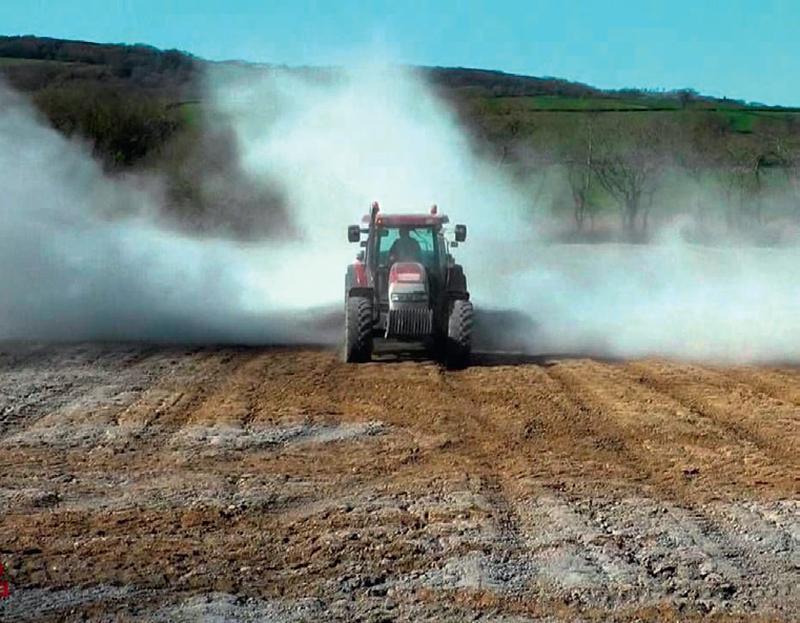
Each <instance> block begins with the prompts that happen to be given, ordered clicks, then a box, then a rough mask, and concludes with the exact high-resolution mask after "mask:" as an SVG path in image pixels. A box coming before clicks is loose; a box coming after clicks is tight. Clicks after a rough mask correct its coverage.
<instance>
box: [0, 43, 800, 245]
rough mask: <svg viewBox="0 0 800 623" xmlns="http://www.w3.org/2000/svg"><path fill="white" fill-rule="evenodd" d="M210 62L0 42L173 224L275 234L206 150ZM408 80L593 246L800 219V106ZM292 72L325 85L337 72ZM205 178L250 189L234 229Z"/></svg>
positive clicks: (431, 76)
mask: <svg viewBox="0 0 800 623" xmlns="http://www.w3.org/2000/svg"><path fill="white" fill-rule="evenodd" d="M236 65H238V66H241V67H253V68H254V69H258V70H269V68H270V66H268V65H259V66H252V65H247V64H243V63H236ZM208 66H209V63H208V62H206V61H204V60H202V59H198V58H196V57H193V56H191V55H188V54H185V53H182V52H180V51H176V50H167V51H163V50H158V49H156V48H153V47H150V46H144V45H132V46H129V45H108V44H96V43H90V42H80V41H63V40H58V39H48V38H38V37H32V36H30V37H0V75H2V76H3V77H4V79H5V80H6V81H7V82H8V83H9V84H11V85H12V86H13V87H14V88H16V89H18V90H20V91H22V92H25V93H27V94H29V95H30V97H31V98H32V100H33V102H34V103H35V105H36V106H37V107H38V108H39V110H40V111H41V112H42V113H43V114H44V115H45V116H46V118H47V119H48V120H49V122H50V123H51V124H52V126H53V127H55V128H56V129H58V130H59V131H61V132H63V133H64V134H66V135H70V136H78V137H81V138H82V139H83V140H85V141H87V142H88V144H89V145H90V146H91V147H92V149H93V152H94V155H95V156H96V157H97V158H98V160H100V161H102V162H103V163H104V166H105V167H106V168H107V169H109V170H110V171H115V170H127V169H145V170H146V169H157V170H159V171H161V172H163V173H164V174H165V176H166V178H167V180H168V194H169V197H170V198H171V206H172V209H173V210H174V212H175V214H176V216H178V217H181V218H182V217H185V216H189V217H191V221H192V222H193V223H196V224H197V226H198V227H201V228H209V229H214V230H218V229H219V228H223V229H225V228H228V229H231V230H232V233H233V234H235V235H245V234H247V235H253V236H262V235H268V234H269V230H270V228H273V227H275V226H276V224H279V223H278V222H279V221H281V218H282V217H280V216H275V217H274V218H273V217H270V218H267V219H264V218H262V217H259V218H258V219H257V220H253V219H252V218H248V217H246V216H241V215H248V214H254V213H256V212H257V213H259V214H263V213H264V211H263V210H260V211H253V210H249V209H248V202H256V201H257V202H261V203H262V204H263V203H264V202H267V203H268V204H269V205H277V204H280V202H281V198H280V196H279V194H278V193H267V195H266V196H265V195H264V191H263V190H257V189H254V188H250V189H247V188H246V186H247V181H246V179H244V177H243V176H241V174H240V173H239V172H238V167H237V166H236V162H235V151H234V150H233V149H232V143H231V140H232V139H231V137H230V136H227V135H221V136H215V137H214V145H215V151H218V152H221V153H224V154H226V157H216V158H209V157H208V154H207V152H206V151H204V150H205V149H206V147H205V146H204V133H203V131H202V116H203V102H202V89H201V88H200V87H201V82H202V77H203V75H204V71H205V70H206V69H207V67H208ZM414 69H415V71H417V72H418V73H419V74H420V75H421V76H422V77H423V79H425V80H426V81H428V82H429V83H430V84H431V86H432V87H433V88H434V89H435V90H436V91H437V92H438V94H439V95H440V96H441V97H442V98H443V99H444V100H445V101H446V102H447V103H448V104H449V105H450V106H452V108H453V109H454V110H455V111H456V113H457V115H458V117H459V118H460V120H461V121H462V123H463V125H464V127H465V128H466V129H467V132H468V134H469V135H470V137H471V139H472V142H473V145H474V148H475V150H476V151H478V152H479V153H480V154H481V155H482V156H484V157H485V158H486V159H488V160H490V161H493V162H495V163H497V164H498V166H501V167H503V168H505V169H507V171H508V173H509V174H511V175H513V176H514V177H516V178H517V179H518V180H519V181H520V183H521V185H523V187H528V188H530V189H531V191H530V192H531V207H532V212H535V213H537V214H538V215H539V216H541V215H542V214H543V213H544V214H545V215H547V217H548V218H550V219H551V220H553V221H555V222H560V223H561V224H562V225H561V226H560V228H561V230H560V233H559V234H558V235H560V236H562V237H563V236H566V237H570V236H571V237H573V238H575V239H587V238H591V237H592V236H597V235H599V234H597V232H593V231H592V230H593V229H594V228H595V226H596V221H597V222H599V223H601V224H602V223H606V224H608V223H612V222H613V223H618V225H619V226H618V227H617V229H618V232H617V234H619V235H624V236H626V237H628V238H631V239H635V238H641V239H644V238H647V236H648V232H649V228H651V227H652V223H653V222H654V221H655V220H657V219H662V220H664V219H666V218H669V217H670V215H671V214H674V213H676V212H689V213H691V214H692V216H694V217H695V220H696V221H697V222H710V221H715V222H724V223H725V226H726V227H727V228H728V229H731V230H735V231H737V232H740V233H748V234H750V233H752V232H753V231H758V232H762V233H763V232H764V231H766V230H767V229H768V226H769V224H770V223H786V222H789V221H800V110H798V109H791V108H781V107H766V106H762V105H752V104H747V103H745V102H741V101H734V100H729V99H718V98H712V97H706V96H703V95H702V94H699V93H696V92H694V91H689V90H684V91H675V92H648V91H641V90H636V89H626V90H621V91H604V90H601V89H597V88H594V87H591V86H588V85H585V84H580V83H575V82H570V81H567V80H562V79H557V78H549V77H546V78H537V77H530V76H518V75H512V74H506V73H503V72H498V71H487V70H479V69H467V68H443V67H421V68H414ZM290 71H297V72H304V73H306V74H313V75H314V76H318V77H319V78H320V79H326V78H329V77H330V75H331V74H332V72H334V71H335V70H332V69H322V68H320V69H314V68H305V69H292V70H290ZM209 169H210V170H209ZM200 170H202V173H203V174H204V175H207V174H212V175H221V176H239V177H241V179H240V180H237V181H240V183H241V185H242V186H243V187H245V189H244V191H243V192H242V198H241V201H242V205H241V206H239V207H240V208H241V209H238V210H234V211H232V212H233V213H235V214H237V215H239V216H237V218H236V219H234V220H232V221H231V220H230V218H229V217H227V216H225V215H224V214H220V213H219V211H218V209H217V208H216V207H215V204H217V203H219V200H220V198H218V197H213V196H204V195H203V191H202V190H199V189H198V188H197V185H196V184H194V183H193V182H192V180H193V179H194V177H196V175H197V174H198V172H199V171H200ZM698 191H702V192H698ZM699 195H703V196H702V197H700V196H699ZM711 195H713V198H712V197H711ZM280 213H281V211H280V210H275V211H271V212H270V214H275V215H279V214H280ZM612 234H613V232H612ZM617 234H613V235H617ZM759 235H761V234H759ZM765 235H766V234H765ZM768 237H769V236H767V238H768ZM762 238H763V236H762Z"/></svg>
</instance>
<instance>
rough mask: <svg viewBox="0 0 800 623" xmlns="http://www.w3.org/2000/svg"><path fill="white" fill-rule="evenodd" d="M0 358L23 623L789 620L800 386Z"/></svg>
mask: <svg viewBox="0 0 800 623" xmlns="http://www.w3.org/2000/svg"><path fill="white" fill-rule="evenodd" d="M478 364H479V365H476V366H474V367H472V368H470V369H468V370H464V371H458V372H449V371H445V370H442V369H441V368H440V367H438V366H437V365H435V364H433V363H431V362H427V361H425V360H423V359H421V358H416V357H415V356H413V355H412V356H395V355H392V354H387V355H384V356H383V358H382V360H381V361H378V362H375V363H371V364H367V365H359V366H353V365H345V364H342V363H340V362H339V361H338V360H337V356H336V353H334V352H331V351H328V350H324V349H297V348H260V349H258V348H227V347H215V348H189V347H159V346H146V345H129V344H73V345H57V346H53V345H44V344H4V345H0V534H2V538H1V539H0V563H2V564H3V565H4V566H5V580H7V581H8V582H9V584H10V590H11V596H10V597H9V598H8V599H3V600H0V620H2V621H15V620H23V621H24V620H29V621H48V620H70V621H72V620H81V619H82V618H86V619H89V620H114V619H122V620H142V621H152V620H154V621H195V620H199V619H203V618H211V619H214V620H226V621H227V620H234V621H235V620H243V621H253V620H262V619H264V620H273V621H305V620H337V619H346V620H360V619H366V620H376V621H377V620H408V621H418V620H471V619H475V618H481V617H483V618H482V620H484V619H485V620H497V621H529V620H530V621H606V620H615V621H641V620H644V621H665V620H666V621H669V620H675V621H691V620H695V619H698V620H699V619H704V618H710V619H711V620H719V621H729V620H730V621H733V620H752V621H776V620H777V621H793V620H797V619H798V618H800V589H798V586H800V370H798V369H794V368H790V367H758V368H756V367H735V368H721V367H714V366H707V365H697V364H688V363H674V362H667V361H660V360H639V361H610V362H604V361H597V360H590V359H570V358H546V357H543V358H528V359H526V358H522V357H504V356H497V355H495V356H483V357H479V358H478Z"/></svg>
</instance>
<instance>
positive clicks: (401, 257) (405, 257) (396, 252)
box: [389, 227, 422, 266]
mask: <svg viewBox="0 0 800 623" xmlns="http://www.w3.org/2000/svg"><path fill="white" fill-rule="evenodd" d="M395 262H422V249H420V246H419V242H417V241H416V240H414V239H413V238H412V237H411V228H410V227H401V228H400V237H399V238H398V239H397V240H395V241H394V244H392V247H391V249H389V266H391V265H392V264H394V263H395Z"/></svg>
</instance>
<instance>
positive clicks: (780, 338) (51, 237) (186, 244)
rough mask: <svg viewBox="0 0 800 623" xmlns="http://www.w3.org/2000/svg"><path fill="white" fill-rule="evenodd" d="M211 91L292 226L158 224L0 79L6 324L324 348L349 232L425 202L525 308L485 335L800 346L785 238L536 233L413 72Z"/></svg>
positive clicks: (495, 172)
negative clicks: (728, 241)
mask: <svg viewBox="0 0 800 623" xmlns="http://www.w3.org/2000/svg"><path fill="white" fill-rule="evenodd" d="M209 93H210V95H209V107H210V110H211V113H210V114H209V115H208V117H209V123H211V124H213V123H215V122H218V123H220V124H225V126H226V127H231V128H233V130H234V132H235V135H236V139H237V143H238V149H239V151H240V155H241V161H242V163H243V166H244V167H245V169H246V174H247V175H249V176H251V178H252V179H253V180H256V181H257V180H260V179H264V180H267V179H268V180H269V183H270V184H276V183H277V184H278V185H279V186H280V191H281V192H282V193H283V194H284V195H285V197H286V199H287V204H288V205H289V207H290V210H291V220H292V223H291V224H292V226H293V230H294V231H296V232H298V236H297V237H293V238H292V239H287V240H285V241H283V242H281V241H277V242H276V241H269V242H264V243H252V242H250V243H247V244H237V243H234V242H230V241H221V240H215V239H213V238H198V237H188V236H182V235H180V234H178V233H176V232H175V231H173V230H171V229H164V228H162V227H161V226H160V225H159V221H158V218H157V216H155V215H157V214H158V213H159V199H158V197H157V196H154V195H153V194H152V193H146V192H144V191H142V190H141V189H137V188H133V187H131V186H130V185H129V184H126V183H125V182H120V181H117V180H111V179H109V178H108V177H106V176H104V175H103V173H102V172H101V170H100V169H99V167H98V166H97V165H96V164H95V163H94V162H93V161H92V160H91V158H90V157H89V156H88V154H87V152H86V150H84V149H83V148H81V147H80V146H78V145H76V144H74V143H72V142H69V141H67V140H65V139H63V138H62V137H60V136H59V135H58V134H57V133H55V132H54V131H52V130H50V129H47V128H46V127H44V126H43V125H42V124H41V123H40V122H39V121H37V120H36V119H35V118H34V117H33V115H32V114H31V112H30V111H29V109H28V108H27V107H26V106H25V105H24V103H22V102H20V101H19V100H17V99H15V98H14V97H13V96H12V95H10V94H9V93H7V92H0V184H2V187H3V203H2V205H0V210H1V212H0V214H2V219H3V220H2V224H1V225H2V227H1V228H0V337H2V338H10V337H11V338H13V337H20V338H40V339H44V338H61V339H90V338H107V339H121V338H130V339H156V340H169V341H178V340H195V341H227V342H240V341H243V342H256V343H271V342H276V341H280V342H287V341H292V342H294V341H319V340H327V341H329V342H331V343H333V342H335V341H336V340H338V338H339V326H338V321H337V320H336V318H335V316H334V322H331V323H328V324H326V325H325V326H324V327H323V326H321V325H320V323H319V322H318V319H319V310H334V312H333V313H334V314H335V313H337V310H340V309H341V301H342V296H343V278H344V270H345V265H346V264H347V263H348V262H349V261H351V260H352V257H353V255H354V254H355V253H356V251H357V250H358V247H357V246H356V245H348V243H347V242H346V236H345V228H346V226H347V225H348V224H351V223H355V222H357V221H358V219H360V217H361V215H362V214H364V213H365V212H366V211H367V209H368V207H369V205H370V203H371V202H372V201H374V200H377V201H379V202H380V203H381V205H382V206H383V209H384V210H386V211H388V212H420V211H426V210H427V209H429V207H430V205H431V204H433V203H436V204H438V205H439V207H440V210H441V211H443V212H445V213H448V214H449V215H450V216H451V219H452V222H453V223H457V222H458V223H461V222H463V223H466V224H467V225H468V227H469V237H468V240H467V242H466V244H464V245H462V246H461V247H460V248H459V249H457V250H456V252H455V254H456V256H457V258H458V260H459V261H460V262H461V263H462V264H463V265H464V267H465V270H466V272H467V276H468V280H469V284H470V290H471V292H472V298H473V301H474V302H475V305H476V307H477V308H478V309H479V310H481V309H483V310H492V309H494V310H505V311H510V312H516V315H515V316H513V318H514V322H513V324H512V323H511V320H508V318H511V316H504V315H503V314H497V315H495V316H491V317H490V316H486V318H490V319H491V322H482V323H481V329H482V331H484V335H483V336H482V337H483V339H482V341H483V343H491V342H492V339H491V338H492V335H493V334H494V333H503V334H504V340H503V347H504V348H507V349H510V350H519V351H526V352H529V353H542V352H549V353H558V352H566V353H585V354H597V355H614V356H642V355H667V356H674V357H679V358H681V357H683V358H690V359H697V360H726V361H728V360H733V361H762V360H795V361H796V360H800V313H799V312H800V303H799V302H798V300H799V299H800V297H798V295H797V292H798V289H799V286H798V282H799V281H800V279H798V277H797V275H796V272H797V271H796V267H797V266H798V265H800V251H798V250H797V249H796V248H783V249H753V248H746V247H740V248H734V247H728V248H703V247H697V246H690V245H687V244H685V243H683V242H674V241H673V242H668V243H663V244H659V245H651V246H630V245H546V244H544V243H540V242H536V235H535V234H536V232H535V231H534V230H533V225H532V224H531V221H529V220H528V218H527V217H526V214H529V213H530V210H531V207H532V206H531V203H532V198H531V197H530V196H529V194H528V193H527V192H526V191H525V190H524V189H521V188H519V187H516V186H515V185H514V184H513V183H512V182H511V181H510V179H509V178H507V177H506V176H505V175H504V174H503V173H502V172H501V170H500V168H499V167H498V166H497V165H494V164H491V163H487V162H483V161H481V160H479V159H478V158H476V157H475V156H474V154H473V152H472V151H471V149H470V145H469V144H468V141H467V139H466V138H465V135H464V133H463V132H462V130H461V129H460V128H459V126H458V123H457V122H456V120H455V117H454V116H453V114H452V113H451V112H450V111H448V110H447V108H446V107H445V106H444V105H443V104H442V103H441V102H439V101H438V100H437V99H436V97H435V96H434V95H433V94H432V93H431V92H430V90H429V89H428V88H427V87H425V86H424V85H423V84H422V83H421V82H420V81H419V80H418V79H417V78H416V77H415V76H414V75H413V74H411V73H409V72H405V71H403V70H401V69H399V68H391V69H387V68H381V67H375V66H373V67H366V68H365V67H362V68H358V69H348V70H340V71H335V72H334V71H331V72H315V71H314V70H308V71H305V72H303V71H297V70H293V71H280V70H277V69H271V70H266V71H263V72H257V71H254V70H250V69H247V70H231V69H225V70H221V71H219V72H218V73H215V74H212V75H211V76H209ZM198 183H202V180H198ZM109 206H123V208H124V209H121V210H109V209H108V208H109ZM120 213H125V214H128V215H129V216H127V217H124V218H121V217H119V216H109V215H110V214H120ZM130 215H134V216H130ZM304 314H305V315H304ZM504 318H505V319H506V320H504ZM521 318H523V319H524V321H520V319H521ZM509 337H510V338H511V339H510V340H509V339H508V338H509Z"/></svg>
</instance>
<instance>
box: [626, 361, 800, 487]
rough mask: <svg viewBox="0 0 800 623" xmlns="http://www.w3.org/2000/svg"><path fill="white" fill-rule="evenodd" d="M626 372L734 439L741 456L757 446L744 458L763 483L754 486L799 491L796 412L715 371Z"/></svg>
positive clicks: (639, 366) (799, 414)
mask: <svg viewBox="0 0 800 623" xmlns="http://www.w3.org/2000/svg"><path fill="white" fill-rule="evenodd" d="M629 367H630V369H631V370H632V371H635V373H636V374H638V375H639V380H640V381H641V382H642V383H643V384H646V385H647V386H649V387H651V388H653V389H655V390H656V391H659V392H661V393H663V394H666V395H668V396H671V397H672V398H674V399H675V400H678V401H679V402H681V403H682V404H683V405H684V406H685V407H686V408H687V409H689V410H690V411H691V412H693V413H695V414H697V415H698V416H700V417H703V418H709V419H712V420H714V421H715V422H717V423H718V425H719V426H720V427H722V428H724V429H726V430H728V431H730V432H731V433H732V434H733V435H734V436H735V437H736V438H738V440H739V442H740V443H739V444H738V448H739V449H740V450H742V451H744V450H746V448H747V445H748V444H752V445H754V446H756V447H757V448H758V450H759V452H757V453H756V452H753V453H748V455H749V456H748V458H747V461H749V462H750V463H757V464H758V469H761V470H763V476H764V477H763V478H759V477H758V476H755V477H754V480H755V481H757V482H758V483H770V484H771V485H773V486H778V487H781V488H785V490H786V491H787V492H792V493H797V492H798V491H800V441H798V436H797V431H798V430H800V410H798V409H797V408H795V407H793V406H787V405H785V404H781V403H780V402H778V401H776V400H774V399H772V398H770V397H769V396H765V395H764V394H763V393H761V392H760V391H754V390H753V388H752V387H751V386H749V385H745V384H743V383H741V382H738V381H736V380H734V379H731V378H729V377H727V376H725V375H724V374H722V373H720V372H717V371H714V370H708V369H705V368H700V367H698V366H688V365H686V366H673V367H672V368H671V369H670V371H669V372H668V373H667V374H664V372H663V370H661V367H660V365H659V364H644V363H636V364H630V366H629ZM778 475H780V477H779V478H777V479H775V478H774V477H775V476H778Z"/></svg>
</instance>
